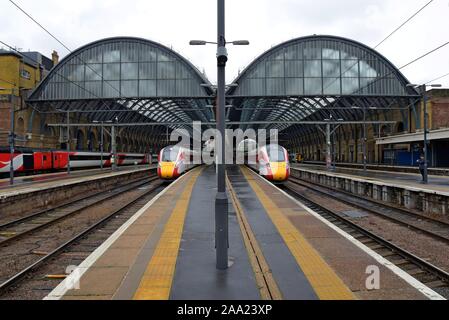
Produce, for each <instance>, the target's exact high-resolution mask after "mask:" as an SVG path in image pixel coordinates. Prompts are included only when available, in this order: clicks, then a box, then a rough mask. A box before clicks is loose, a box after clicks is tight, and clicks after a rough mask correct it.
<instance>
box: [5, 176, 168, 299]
mask: <svg viewBox="0 0 449 320" xmlns="http://www.w3.org/2000/svg"><path fill="white" fill-rule="evenodd" d="M157 179H158V178H157V176H156V177H151V178H145V179H143V180H145V181H142V180H139V181H137V182H136V181H134V182H133V183H130V184H127V185H126V186H125V187H123V186H122V187H120V188H118V189H120V190H115V192H112V193H111V192H108V193H111V194H108V195H106V196H104V197H103V198H102V199H101V201H100V202H97V203H96V204H95V203H91V201H89V202H88V203H85V204H84V206H83V205H81V208H79V205H78V207H77V208H76V209H74V210H72V211H70V212H71V213H70V214H68V213H65V214H62V215H61V216H58V217H57V218H55V219H52V220H51V221H47V222H46V223H40V224H38V225H37V226H36V227H34V228H32V229H27V231H24V232H20V233H19V234H18V235H17V236H19V235H20V236H19V237H18V238H15V237H14V238H12V239H13V240H8V241H6V242H2V243H1V244H0V255H2V253H3V256H5V258H2V261H5V262H6V259H8V256H9V258H12V260H15V261H16V262H17V263H19V264H20V265H21V266H20V268H18V269H19V270H18V271H16V272H10V273H9V274H8V275H7V276H5V274H3V275H2V276H1V277H0V280H1V283H0V296H4V295H5V294H6V293H7V292H8V289H10V288H11V287H12V286H14V285H17V284H18V283H19V282H20V281H22V280H23V279H25V278H26V277H27V275H30V274H31V273H33V272H36V271H37V270H38V269H39V268H40V267H41V266H43V265H45V264H46V262H48V261H50V260H52V259H53V258H55V257H57V256H58V255H59V254H61V253H63V252H65V251H67V250H68V249H69V248H70V247H71V246H72V245H74V244H76V243H77V242H79V241H80V240H82V239H83V238H85V237H86V236H88V235H90V234H92V233H95V231H96V230H98V229H100V228H102V226H104V225H105V224H106V223H109V221H110V220H111V219H112V218H114V217H118V216H120V215H126V213H129V212H131V213H132V214H133V213H134V212H135V211H137V210H138V208H140V207H141V206H142V205H143V204H142V205H140V204H139V201H141V202H144V201H143V200H145V199H147V198H148V197H149V196H151V194H152V193H154V192H155V191H156V190H157V189H158V188H160V186H161V183H156V184H154V185H152V184H151V183H152V182H154V181H155V180H157ZM139 189H141V190H139ZM137 190H139V191H138V194H137V195H134V196H130V197H129V199H128V198H127V199H126V201H123V200H121V199H120V198H118V200H116V201H115V202H114V198H117V197H119V196H120V195H122V196H124V195H126V194H127V193H128V192H130V193H132V192H137ZM98 196H100V195H99V194H96V195H94V196H92V198H91V200H92V199H94V198H95V197H98ZM86 198H88V197H86ZM86 198H83V199H81V200H79V201H81V202H83V201H86ZM97 200H98V199H97ZM106 200H110V201H111V202H112V204H113V205H111V206H110V208H108V210H107V213H105V214H101V215H100V217H98V218H97V219H88V217H85V218H84V219H85V222H82V220H83V218H82V217H81V213H82V212H83V211H85V210H86V209H92V208H95V206H96V205H97V206H101V205H102V203H103V202H105V201H106ZM145 203H146V202H145ZM71 205H76V201H75V203H71ZM133 206H135V209H136V210H131V208H132V207H133ZM75 217H76V218H77V220H76V223H77V224H79V225H80V227H79V230H77V232H76V233H74V234H70V236H65V237H62V238H61V239H58V241H57V244H54V245H53V246H52V245H51V244H50V245H49V246H47V249H48V250H46V252H40V253H36V252H34V251H33V250H30V249H29V248H27V249H26V250H25V252H27V253H28V255H27V256H28V257H27V259H25V260H26V262H23V263H21V262H22V261H21V260H23V259H22V258H23V256H24V254H23V252H22V253H21V254H19V253H16V252H14V247H15V246H18V245H24V246H25V247H26V246H27V245H28V244H27V242H30V241H31V242H32V243H42V242H45V241H48V242H51V241H50V240H49V239H51V238H52V237H55V235H54V233H52V230H51V229H52V228H53V229H54V228H55V227H56V226H57V225H58V224H60V226H59V227H60V228H64V226H63V223H64V221H67V220H70V219H75ZM30 219H31V220H28V223H29V222H30V221H32V220H33V218H30ZM78 220H79V221H78ZM88 220H92V221H90V222H89V223H87V221H88ZM114 220H115V219H114ZM33 221H34V220H33ZM72 222H73V221H72ZM14 225H15V224H14V223H13V222H11V224H10V226H14ZM117 227H119V225H118V226H117ZM25 236H28V237H25ZM56 237H57V235H56ZM52 241H54V239H53V240H52ZM95 247H96V246H92V248H91V249H92V251H93V250H95ZM27 250H28V251H27ZM30 256H31V257H30ZM2 269H5V268H4V266H2Z"/></svg>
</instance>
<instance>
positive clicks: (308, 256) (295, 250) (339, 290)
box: [241, 167, 356, 300]
mask: <svg viewBox="0 0 449 320" xmlns="http://www.w3.org/2000/svg"><path fill="white" fill-rule="evenodd" d="M241 170H242V172H243V174H244V176H245V178H246V179H247V181H248V183H249V184H250V186H251V188H252V189H253V190H254V192H255V193H256V195H257V197H258V198H259V201H260V202H261V203H262V205H263V207H264V208H265V211H266V212H267V214H268V216H269V217H270V219H271V221H272V222H273V224H274V225H275V226H276V228H277V230H278V232H279V233H280V235H281V237H282V238H283V240H284V242H285V244H286V245H287V247H288V248H289V250H290V252H291V253H292V255H293V256H294V258H295V259H296V262H297V263H298V265H299V266H300V268H301V269H302V271H303V272H304V275H305V276H306V277H307V279H308V281H309V283H310V285H311V286H312V288H313V289H314V290H315V293H316V295H317V296H318V298H319V299H321V300H354V299H356V298H355V295H354V294H353V293H352V291H351V290H350V289H349V288H348V287H347V286H346V284H345V283H344V282H343V280H341V279H340V277H339V276H338V275H337V274H336V273H335V271H334V270H333V269H332V268H331V267H330V266H329V265H328V264H327V263H326V261H324V259H323V258H322V257H321V255H320V254H319V253H318V252H317V251H316V250H315V248H314V247H313V246H312V245H311V244H310V243H309V242H308V241H307V239H306V238H305V237H304V236H303V235H302V234H301V232H300V231H299V230H298V229H297V228H296V227H295V226H294V225H293V224H292V223H291V222H290V220H289V219H288V218H287V217H286V216H285V215H284V214H283V213H282V212H281V210H280V209H279V207H278V206H277V205H276V204H275V203H274V202H273V201H272V200H271V199H270V198H269V197H268V196H267V195H266V194H265V192H264V191H263V190H262V188H261V187H260V186H259V185H258V184H257V182H256V181H255V179H256V177H254V176H252V174H254V173H252V172H250V170H249V169H247V168H245V167H241ZM254 175H255V174H254Z"/></svg>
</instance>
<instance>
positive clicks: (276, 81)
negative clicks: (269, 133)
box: [28, 35, 420, 137]
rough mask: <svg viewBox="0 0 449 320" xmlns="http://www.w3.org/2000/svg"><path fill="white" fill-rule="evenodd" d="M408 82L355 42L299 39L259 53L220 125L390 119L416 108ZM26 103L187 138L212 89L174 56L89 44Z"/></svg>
mask: <svg viewBox="0 0 449 320" xmlns="http://www.w3.org/2000/svg"><path fill="white" fill-rule="evenodd" d="M230 58H231V59H232V57H230ZM408 84H409V81H408V80H407V79H406V78H405V77H404V75H403V74H402V73H401V72H400V71H399V70H398V69H397V68H396V67H395V66H394V65H393V64H392V63H391V62H390V61H388V60H387V59H386V58H385V57H383V56H382V55H381V54H379V53H378V52H376V51H375V50H373V49H371V48H369V47H367V46H365V45H363V44H361V43H359V42H356V41H353V40H349V39H346V38H341V37H335V36H317V35H314V36H309V37H302V38H297V39H293V40H290V41H287V42H285V43H282V44H280V45H278V46H275V47H273V48H271V49H270V50H268V51H267V52H265V53H264V54H262V55H261V56H260V57H258V58H257V59H256V60H255V61H254V62H252V63H251V64H250V65H249V66H248V67H247V68H246V69H245V70H244V71H243V72H241V73H240V74H239V76H238V77H237V78H236V79H235V80H234V81H233V85H231V86H230V87H229V89H228V91H227V104H228V105H232V107H231V108H227V121H230V122H231V123H232V124H233V126H234V127H240V128H242V129H247V128H254V129H259V128H266V129H279V130H280V132H281V133H282V131H284V133H286V132H288V135H289V136H290V137H293V136H295V135H296V136H298V135H301V134H304V133H305V132H310V130H316V128H314V126H309V125H306V124H304V122H306V121H312V122H313V121H322V120H323V119H329V118H332V119H334V120H337V119H342V120H345V121H356V120H361V119H362V115H363V113H365V115H366V113H368V116H370V117H371V118H373V117H374V118H376V117H377V118H378V119H380V118H381V117H382V114H383V119H384V120H387V119H386V118H387V113H388V111H389V110H392V109H402V110H406V109H407V108H410V107H411V106H414V105H415V104H416V103H417V102H418V101H419V99H420V96H419V94H418V93H417V92H416V90H415V89H414V88H412V87H410V86H407V85H408ZM28 102H29V103H30V104H31V105H33V106H34V107H35V108H37V109H38V111H41V112H42V111H44V112H45V111H52V110H63V111H73V112H80V114H83V115H84V116H85V117H86V118H87V119H90V120H92V121H105V120H111V119H114V118H115V117H117V118H118V121H119V122H120V123H149V122H150V123H154V122H157V123H161V125H160V126H157V130H159V131H161V132H162V131H163V132H165V130H166V129H167V128H169V129H170V130H173V129H176V128H185V129H187V130H189V131H191V130H192V121H202V122H206V123H211V121H214V119H215V114H214V113H215V110H214V108H212V107H211V105H212V104H214V103H215V90H214V88H213V86H212V85H211V83H210V82H209V81H208V80H207V78H206V77H205V75H204V74H202V73H201V72H199V71H198V69H197V68H195V67H194V66H193V65H192V64H191V63H190V62H189V61H188V60H186V59H185V58H183V57H182V56H181V55H179V54H178V53H176V52H174V51H173V50H171V49H169V48H167V47H165V46H163V45H161V44H158V43H156V42H153V41H149V40H145V39H140V38H130V37H120V38H109V39H104V40H100V41H96V42H94V43H91V44H88V45H86V46H84V47H81V48H80V49H78V50H76V51H74V52H73V53H71V54H69V55H68V56H67V57H66V58H64V59H63V60H62V61H61V62H60V63H59V64H58V65H57V66H56V67H54V68H53V69H52V70H51V72H50V73H49V75H48V76H47V77H46V78H45V79H44V80H43V81H42V82H41V84H40V85H39V86H38V87H37V88H36V89H35V90H34V91H33V92H32V94H31V96H30V98H29V100H28ZM403 113H404V114H405V113H406V112H404V111H403ZM237 122H239V123H238V124H237ZM295 122H301V123H300V124H295ZM142 128H145V129H144V130H151V132H154V130H155V127H154V126H149V127H142ZM286 129H288V130H286Z"/></svg>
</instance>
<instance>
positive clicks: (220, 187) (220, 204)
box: [215, 0, 228, 270]
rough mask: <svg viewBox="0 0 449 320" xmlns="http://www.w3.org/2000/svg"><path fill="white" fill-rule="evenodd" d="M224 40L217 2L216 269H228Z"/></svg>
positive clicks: (222, 6) (221, 12)
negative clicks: (218, 141) (217, 145)
mask: <svg viewBox="0 0 449 320" xmlns="http://www.w3.org/2000/svg"><path fill="white" fill-rule="evenodd" d="M225 46H226V40H225V1H224V0H217V119H216V120H217V129H218V134H219V135H220V136H221V139H220V140H221V146H219V147H220V150H219V152H218V153H219V159H218V163H217V195H216V198H215V247H216V267H217V269H220V270H225V269H227V268H228V197H227V195H226V183H225V179H226V167H225V143H226V139H225V104H226V98H225V85H226V84H225V81H226V77H225V68H226V61H227V53H226V47H225Z"/></svg>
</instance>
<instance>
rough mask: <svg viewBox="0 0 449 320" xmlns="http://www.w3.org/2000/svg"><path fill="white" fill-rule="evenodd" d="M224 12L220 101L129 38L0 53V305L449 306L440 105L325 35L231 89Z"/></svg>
mask: <svg viewBox="0 0 449 320" xmlns="http://www.w3.org/2000/svg"><path fill="white" fill-rule="evenodd" d="M220 3H222V6H223V7H220ZM218 4H219V6H218V13H219V14H218V22H219V23H218V40H217V43H215V44H216V45H217V48H218V49H217V56H216V59H217V71H218V76H217V80H218V81H217V84H213V83H212V82H211V81H210V80H209V79H208V77H207V75H206V74H205V73H204V72H201V71H200V70H198V68H197V67H196V66H194V64H193V63H192V62H191V61H189V60H188V59H187V58H185V57H184V56H183V55H182V54H180V53H178V52H176V51H174V50H173V49H171V48H169V47H167V46H165V45H162V44H161V43H158V42H155V41H152V40H148V39H144V38H138V37H132V36H120V37H110V38H104V39H98V40H96V41H94V42H90V43H86V44H84V45H82V46H80V47H79V48H78V49H76V50H73V51H72V52H70V53H69V54H68V55H66V56H65V57H64V58H62V59H59V56H58V53H57V52H55V51H54V52H53V54H52V58H46V57H45V56H43V55H42V54H40V53H37V52H34V53H33V54H30V53H29V52H28V53H26V52H21V51H19V50H17V49H15V48H13V47H9V48H8V50H1V51H0V89H1V91H0V115H1V117H2V119H1V122H0V130H1V132H0V174H1V176H0V257H1V268H0V299H6V300H10V299H32V300H34V299H45V300H198V301H200V300H446V299H447V298H448V297H449V262H448V260H447V252H448V245H449V217H448V214H449V157H448V154H449V153H448V150H449V149H448V148H449V127H448V126H449V112H448V111H447V110H448V108H449V89H445V88H442V87H441V86H439V85H437V84H435V83H432V84H422V85H417V84H414V83H413V82H411V81H410V80H409V79H407V78H406V77H405V75H404V74H403V72H402V71H401V69H402V68H401V67H400V66H396V65H394V64H393V63H392V62H391V61H390V60H389V59H388V57H385V56H383V55H382V54H380V53H379V52H378V51H376V50H375V49H373V48H371V47H370V46H368V45H365V44H363V43H361V42H359V41H355V40H352V39H349V38H346V37H341V36H336V35H311V36H301V37H297V38H294V39H291V40H288V41H286V42H281V43H279V44H278V45H275V46H272V47H271V48H270V49H269V50H267V51H266V52H264V53H261V54H260V55H259V56H258V57H257V58H256V59H255V60H253V61H252V62H251V63H250V64H249V65H248V66H247V67H246V68H245V69H244V70H242V71H241V72H240V73H239V74H238V76H236V77H235V78H233V79H231V80H229V81H228V82H226V81H225V76H224V75H225V67H226V63H227V60H228V56H227V52H226V46H227V45H228V46H230V45H248V44H249V42H248V41H243V40H240V41H231V42H226V41H225V40H224V22H223V25H221V24H220V21H221V20H223V19H224V1H220V0H219V1H218ZM220 8H221V9H222V11H223V12H221V13H220ZM220 14H222V15H223V16H221V15H220ZM220 17H221V18H220ZM206 43H207V42H206V41H202V40H192V41H190V44H191V45H204V44H206ZM6 65H14V66H16V65H17V68H16V69H17V70H16V69H14V68H12V67H11V68H6V67H4V66H6ZM25 66H26V68H25ZM23 70H26V71H27V72H28V74H30V77H29V78H30V79H26V81H25V80H24V79H22V78H23V75H24V71H23ZM16 71H17V72H18V73H17V74H16V73H15V72H16ZM7 77H10V78H8V79H6V82H5V81H4V80H5V79H4V78H7ZM16 78H17V79H18V80H16ZM16 84H17V85H16Z"/></svg>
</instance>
